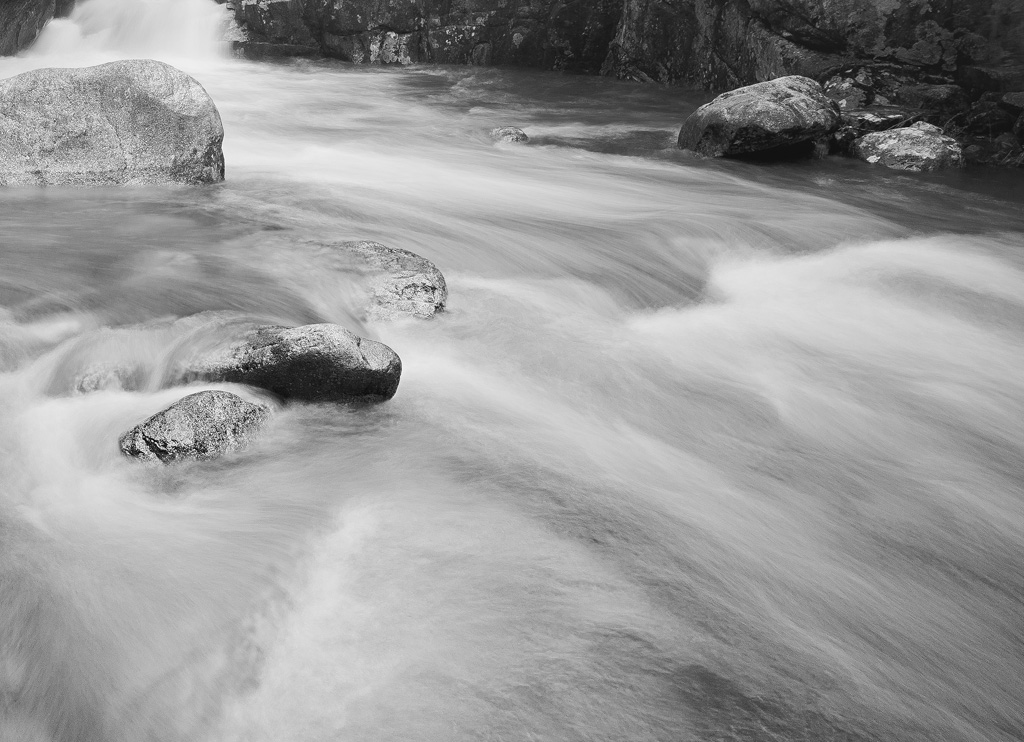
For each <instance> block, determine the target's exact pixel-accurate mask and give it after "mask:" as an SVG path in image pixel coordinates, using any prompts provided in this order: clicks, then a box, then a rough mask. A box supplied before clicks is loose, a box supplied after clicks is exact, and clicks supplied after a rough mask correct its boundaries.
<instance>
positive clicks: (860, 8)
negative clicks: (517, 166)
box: [228, 0, 1024, 105]
mask: <svg viewBox="0 0 1024 742" xmlns="http://www.w3.org/2000/svg"><path fill="white" fill-rule="evenodd" d="M1016 2H1017V0H1010V2H1007V0H971V2H958V1H955V0H943V1H942V2H938V3H936V2H925V1H924V0H912V1H911V0H902V1H896V0H844V1H843V2H835V1H834V0H743V1H742V2H738V1H737V2H734V1H732V0H673V1H672V2H666V1H665V0H588V1H587V2H564V1H562V0H522V1H521V2H515V3H512V2H508V0H467V2H459V3H452V2H434V1H433V0H417V2H411V0H410V1H405V0H403V2H382V0H345V1H344V2H326V1H325V0H228V3H229V4H230V5H231V7H232V8H233V10H234V13H235V17H236V19H237V21H238V22H239V24H240V25H241V26H242V27H243V28H244V31H245V33H246V34H247V38H248V40H249V41H251V42H253V43H265V44H273V45H277V46H278V48H293V49H297V50H302V53H303V54H305V53H307V52H306V50H308V49H312V48H318V49H319V51H320V52H321V53H323V54H324V55H326V56H329V57H337V58H341V59H346V60H349V61H353V62H359V63H363V64H408V63H410V62H412V63H439V64H494V65H515V66H531V67H543V68H547V69H557V70H573V71H585V72H597V71H601V72H602V73H603V74H607V75H612V76H615V77H618V78H622V79H627V80H636V81H644V82H658V83H666V84H673V83H688V84H697V85H700V86H703V87H707V88H711V89H719V90H721V89H728V88H735V87H738V86H741V85H746V84H750V83H754V82H757V81H760V80H766V79H772V78H776V77H781V76H785V75H792V74H798V75H805V76H808V77H814V78H816V79H823V80H824V79H827V78H828V77H829V76H830V75H832V74H834V71H835V70H836V69H838V68H842V67H843V66H846V65H849V64H850V63H851V62H858V61H859V62H866V61H870V62H871V63H875V62H879V61H880V62H884V63H886V64H889V65H890V66H892V67H894V68H903V69H907V70H911V71H914V72H915V73H918V72H920V73H922V74H927V75H930V74H941V75H946V76H955V77H956V80H957V81H958V82H961V84H964V85H965V86H966V87H968V88H969V89H971V90H973V87H971V86H972V85H975V83H974V82H970V84H968V82H969V81H970V80H971V79H973V78H979V79H980V80H983V81H984V82H982V83H980V84H982V85H985V86H987V87H984V89H990V90H1003V91H1008V90H1019V89H1022V87H1021V86H1016V87H1014V86H1013V85H1012V80H1013V79H1014V75H1015V73H1014V71H1013V70H1014V69H1015V68H1016V67H1018V66H1019V64H1018V63H1019V60H1020V58H1021V57H1022V55H1024V15H1022V14H1021V13H1019V12H1018V11H1017V10H1015V9H1014V8H1012V7H1011V6H1012V5H1013V4H1014V3H1016ZM997 19H998V20H997ZM1007 60H1009V63H1007ZM964 68H968V69H969V70H972V71H973V72H969V73H964V74H961V72H962V70H963V69H964ZM921 82H928V81H927V80H921ZM1008 86H1009V87H1008ZM853 95H854V97H859V94H857V93H856V92H854V93H853ZM882 95H883V96H885V94H884V93H882ZM885 97H888V96H885ZM840 99H842V98H840ZM886 102H888V103H894V102H895V100H894V99H893V98H889V99H888V101H874V100H871V99H870V95H869V96H868V99H867V100H863V101H858V102H856V103H855V104H856V105H871V104H873V103H883V104H884V103H886Z"/></svg>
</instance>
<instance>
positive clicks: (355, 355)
mask: <svg viewBox="0 0 1024 742" xmlns="http://www.w3.org/2000/svg"><path fill="white" fill-rule="evenodd" d="M401 376H402V361H401V359H400V358H399V357H398V354H396V353H395V351H393V350H391V348H389V347H388V346H386V345H384V344H383V343H378V342H377V341H375V340H367V339H365V338H361V337H359V336H358V335H355V334H353V333H351V332H349V331H348V330H346V329H345V328H344V327H341V326H340V325H331V324H318V325H303V326H302V327H279V326H266V327H257V328H255V329H252V330H250V331H248V332H247V333H246V334H245V335H244V336H243V337H241V338H239V339H238V340H236V341H234V342H232V343H230V344H229V345H228V346H227V347H224V348H221V349H219V350H216V351H214V352H212V353H207V354H205V355H203V356H201V357H199V358H197V359H194V360H192V361H191V362H189V363H187V364H186V366H185V368H183V369H182V370H181V372H180V373H179V374H178V381H181V382H186V383H187V382H189V381H196V380H202V381H228V382H234V383H239V384H249V385H251V386H256V387H260V388H261V389H266V390H268V391H271V392H273V393H274V394H276V395H278V396H279V397H282V398H284V399H297V400H303V401H307V402H358V401H368V402H373V401H382V400H386V399H391V398H392V397H393V396H395V392H396V391H397V390H398V382H399V380H400V379H401Z"/></svg>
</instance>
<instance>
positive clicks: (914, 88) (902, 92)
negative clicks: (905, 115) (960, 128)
mask: <svg viewBox="0 0 1024 742" xmlns="http://www.w3.org/2000/svg"><path fill="white" fill-rule="evenodd" d="M896 101H897V102H898V103H901V104H903V105H905V106H911V107H913V108H919V109H922V110H924V111H928V112H929V113H931V114H932V116H931V117H930V118H932V119H933V121H934V122H935V123H939V124H944V123H945V122H946V120H948V119H950V118H952V117H953V116H955V115H957V114H958V113H961V112H962V111H965V110H967V108H968V107H969V106H970V99H969V98H968V96H967V92H966V91H965V90H964V89H963V88H962V87H960V86H959V85H929V84H922V85H907V86H905V87H902V88H900V89H899V90H898V91H897V92H896Z"/></svg>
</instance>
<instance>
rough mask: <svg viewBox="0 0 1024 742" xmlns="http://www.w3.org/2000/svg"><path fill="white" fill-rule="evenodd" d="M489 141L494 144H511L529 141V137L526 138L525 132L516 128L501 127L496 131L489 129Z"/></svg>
mask: <svg viewBox="0 0 1024 742" xmlns="http://www.w3.org/2000/svg"><path fill="white" fill-rule="evenodd" d="M491 139H493V140H494V141H496V142H512V143H515V142H528V141H530V137H528V136H526V132H525V131H523V130H522V129H520V128H519V127H518V126H502V127H499V128H497V129H491Z"/></svg>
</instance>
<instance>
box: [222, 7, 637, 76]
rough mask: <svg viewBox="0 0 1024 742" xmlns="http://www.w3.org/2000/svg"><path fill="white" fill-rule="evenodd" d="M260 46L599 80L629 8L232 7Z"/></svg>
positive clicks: (360, 58)
mask: <svg viewBox="0 0 1024 742" xmlns="http://www.w3.org/2000/svg"><path fill="white" fill-rule="evenodd" d="M229 3H230V5H231V6H232V8H233V9H234V11H235V17H236V19H237V20H238V21H239V23H240V24H241V25H242V27H243V29H244V30H245V32H246V34H247V35H248V38H249V40H250V41H252V42H261V43H271V44H278V45H293V46H295V47H297V48H317V49H319V50H320V51H321V52H322V53H323V54H324V55H326V56H329V57H336V58H340V59H346V60H350V61H353V62H357V63H364V64H411V63H417V62H433V63H441V64H502V65H508V64H514V65H528V66H541V67H546V68H549V69H567V70H578V71H588V72H597V71H598V70H599V69H600V67H601V64H602V62H603V61H604V58H605V55H606V54H607V50H608V44H609V43H610V41H611V38H612V35H613V34H614V32H615V27H616V24H617V23H618V18H619V14H620V13H621V9H622V0H589V1H588V2H570V3H566V2H558V1H557V0H523V2H520V3H510V2H508V1H507V0H463V1H462V2H457V3H453V2H450V1H449V0H345V1H344V2H324V0H229Z"/></svg>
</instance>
